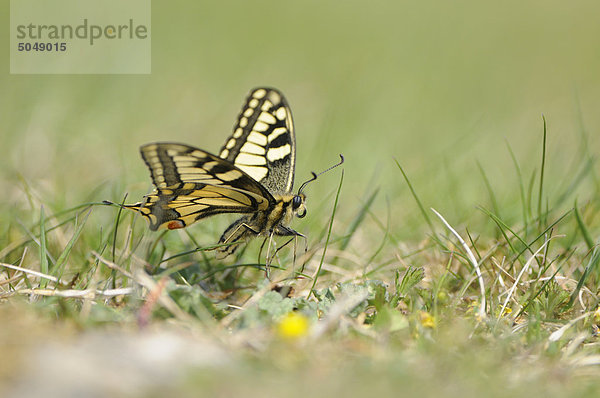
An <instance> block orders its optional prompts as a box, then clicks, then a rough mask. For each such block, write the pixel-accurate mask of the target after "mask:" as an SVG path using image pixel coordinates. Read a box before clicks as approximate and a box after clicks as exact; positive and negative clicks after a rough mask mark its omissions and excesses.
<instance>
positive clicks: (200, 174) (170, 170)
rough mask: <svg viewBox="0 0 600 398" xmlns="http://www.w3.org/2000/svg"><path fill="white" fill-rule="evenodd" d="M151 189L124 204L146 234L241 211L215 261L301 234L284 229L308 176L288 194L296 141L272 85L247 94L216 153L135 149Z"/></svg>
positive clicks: (301, 204)
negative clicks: (246, 245)
mask: <svg viewBox="0 0 600 398" xmlns="http://www.w3.org/2000/svg"><path fill="white" fill-rule="evenodd" d="M140 152H141V155H142V158H143V160H144V162H145V163H146V165H147V166H148V169H150V175H151V178H152V182H153V183H154V186H155V188H156V189H155V191H154V192H152V193H151V194H149V195H146V196H145V197H144V199H143V200H142V201H141V202H138V203H135V204H130V205H123V207H124V208H127V209H131V210H135V211H137V212H139V213H140V214H141V215H142V216H144V217H145V218H146V219H148V221H149V225H150V229H151V230H153V231H155V230H158V229H162V228H167V229H179V228H184V227H187V226H189V225H191V224H193V223H195V222H196V221H198V220H201V219H203V218H206V217H209V216H212V215H215V214H222V213H242V214H244V215H243V216H242V217H241V218H239V219H238V220H236V221H235V222H233V223H232V224H231V225H230V226H229V227H228V228H227V229H226V230H225V232H223V234H222V236H221V238H220V239H219V246H218V247H217V248H216V249H215V250H216V251H217V258H218V259H222V258H225V257H227V256H229V255H230V254H233V253H234V252H235V251H236V250H237V248H238V247H239V246H240V245H241V244H242V243H243V242H245V241H247V240H249V239H251V238H253V237H256V236H268V237H272V236H274V235H276V236H293V237H297V236H300V237H304V235H302V234H301V233H299V232H297V231H295V230H293V229H291V228H290V227H289V226H288V225H289V224H290V222H291V221H292V219H293V217H294V216H296V217H299V218H302V217H304V216H305V215H306V206H305V201H306V196H305V194H304V193H302V190H303V189H304V187H305V186H306V184H308V183H309V182H311V181H314V180H315V179H316V178H317V177H318V175H320V174H322V173H324V172H326V171H328V170H330V169H332V168H333V167H336V166H338V165H340V164H342V163H343V161H344V158H343V156H342V155H340V158H341V161H340V162H339V163H338V164H336V165H334V166H332V167H330V168H329V169H327V170H325V171H324V172H322V173H319V174H316V173H314V172H313V173H312V176H313V177H312V178H311V179H309V180H308V181H306V182H305V183H303V184H302V185H301V187H300V189H299V190H298V192H297V193H293V192H292V188H293V185H294V169H295V162H296V138H295V134H294V123H293V120H292V113H291V110H290V107H289V105H288V103H287V101H286V99H285V97H284V96H283V94H282V93H281V92H280V91H278V90H277V89H274V88H267V87H259V88H255V89H253V90H252V91H251V92H250V94H249V95H248V97H247V98H246V101H245V103H244V105H243V107H242V110H241V112H240V114H239V116H238V118H237V121H236V123H235V126H234V129H233V134H232V135H231V136H230V137H229V138H228V139H227V141H225V144H224V145H223V147H222V148H221V150H220V151H219V155H218V156H217V155H213V154H211V153H209V152H207V151H204V150H202V149H199V148H195V147H193V146H190V145H186V144H180V143H173V142H156V143H150V144H146V145H143V146H142V147H141V148H140Z"/></svg>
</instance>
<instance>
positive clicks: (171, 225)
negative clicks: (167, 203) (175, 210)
mask: <svg viewBox="0 0 600 398" xmlns="http://www.w3.org/2000/svg"><path fill="white" fill-rule="evenodd" d="M183 227H185V225H184V224H183V221H181V220H174V221H171V222H170V223H168V224H167V228H169V229H179V228H183Z"/></svg>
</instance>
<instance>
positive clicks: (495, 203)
mask: <svg viewBox="0 0 600 398" xmlns="http://www.w3.org/2000/svg"><path fill="white" fill-rule="evenodd" d="M477 168H478V169H479V172H480V173H481V177H483V183H484V184H485V188H486V189H487V191H488V195H490V202H491V203H492V209H493V210H494V214H497V215H498V217H500V208H499V207H498V201H497V200H496V195H495V194H494V191H493V190H492V185H491V184H490V180H489V179H488V178H487V175H486V174H485V171H483V167H481V163H479V160H478V161H477Z"/></svg>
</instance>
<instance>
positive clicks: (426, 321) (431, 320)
mask: <svg viewBox="0 0 600 398" xmlns="http://www.w3.org/2000/svg"><path fill="white" fill-rule="evenodd" d="M419 317H420V321H421V325H423V327H426V328H430V329H435V317H434V316H433V315H431V314H430V313H429V312H425V311H421V312H419Z"/></svg>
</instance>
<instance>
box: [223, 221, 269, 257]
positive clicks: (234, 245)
mask: <svg viewBox="0 0 600 398" xmlns="http://www.w3.org/2000/svg"><path fill="white" fill-rule="evenodd" d="M252 221H253V218H252V217H242V218H240V219H239V220H237V221H235V222H234V223H233V224H231V225H230V226H229V227H228V228H227V229H226V230H225V232H223V235H221V238H220V239H219V244H223V245H226V246H221V247H217V248H216V250H217V259H219V260H221V259H223V258H225V257H227V256H229V255H231V254H233V253H234V252H235V251H236V250H237V249H238V247H240V245H241V244H242V243H243V242H244V241H245V240H246V239H248V238H250V237H253V236H256V235H258V234H259V233H260V231H259V230H257V228H256V227H255V226H254V223H253V222H252Z"/></svg>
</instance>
